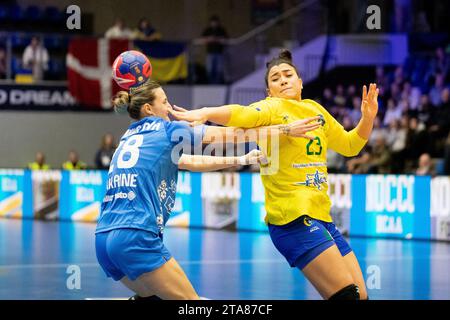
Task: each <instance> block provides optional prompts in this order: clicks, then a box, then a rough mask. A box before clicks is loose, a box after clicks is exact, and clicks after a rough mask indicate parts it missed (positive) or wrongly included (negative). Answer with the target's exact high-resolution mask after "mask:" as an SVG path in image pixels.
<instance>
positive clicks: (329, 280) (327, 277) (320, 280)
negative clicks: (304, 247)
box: [302, 245, 355, 299]
mask: <svg viewBox="0 0 450 320" xmlns="http://www.w3.org/2000/svg"><path fill="white" fill-rule="evenodd" d="M302 272H303V274H304V275H305V276H306V278H307V279H308V280H309V281H310V282H311V283H312V285H313V286H314V287H315V288H316V290H317V291H319V293H320V295H321V296H322V297H323V298H324V299H328V298H330V297H331V296H332V295H333V294H335V293H336V292H338V291H339V290H341V289H342V288H345V287H346V286H349V285H351V284H354V283H355V282H354V281H353V278H352V275H351V273H350V272H349V270H348V268H347V265H346V264H345V261H344V259H343V257H342V256H341V253H340V252H339V249H338V248H337V246H336V245H333V246H331V247H330V248H328V249H327V250H325V251H324V252H322V253H321V254H320V255H318V256H317V257H316V258H315V259H314V260H313V261H311V262H310V263H309V264H308V265H307V266H306V267H304V268H303V270H302Z"/></svg>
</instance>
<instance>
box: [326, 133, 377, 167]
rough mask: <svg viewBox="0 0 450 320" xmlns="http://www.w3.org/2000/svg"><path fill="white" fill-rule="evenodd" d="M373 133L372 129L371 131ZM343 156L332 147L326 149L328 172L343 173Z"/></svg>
mask: <svg viewBox="0 0 450 320" xmlns="http://www.w3.org/2000/svg"><path fill="white" fill-rule="evenodd" d="M372 133H373V131H372ZM345 160H346V159H345V157H344V156H343V155H340V154H339V153H337V152H336V151H334V150H332V149H328V150H327V165H328V172H329V173H344V172H345V171H346V170H345Z"/></svg>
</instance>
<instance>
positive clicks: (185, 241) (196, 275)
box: [0, 219, 450, 300]
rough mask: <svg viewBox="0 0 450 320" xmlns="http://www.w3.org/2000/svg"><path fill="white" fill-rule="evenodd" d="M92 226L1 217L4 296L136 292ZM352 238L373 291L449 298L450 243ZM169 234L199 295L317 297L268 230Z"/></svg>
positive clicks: (374, 294)
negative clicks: (114, 271) (104, 253)
mask: <svg viewBox="0 0 450 320" xmlns="http://www.w3.org/2000/svg"><path fill="white" fill-rule="evenodd" d="M94 230H95V224H89V223H69V222H40V221H33V220H8V219H0V299H111V298H126V297H129V296H130V295H132V293H131V292H130V291H129V290H128V289H126V288H125V287H124V286H122V284H121V283H118V282H114V281H113V280H111V279H109V278H107V277H106V276H105V274H104V273H103V271H102V270H101V268H100V266H99V265H98V264H97V261H96V256H95V250H94ZM349 241H350V245H351V246H352V248H353V250H354V251H355V253H356V256H357V257H358V260H359V262H360V264H361V268H362V270H363V273H364V276H365V278H366V279H367V284H368V285H369V289H368V292H369V296H370V298H371V299H401V300H403V299H450V272H449V271H450V244H449V243H442V242H428V241H411V240H409V241H405V240H388V239H372V238H351V239H350V240H349ZM165 242H166V245H167V247H168V248H169V250H170V251H171V252H172V254H173V256H174V257H175V258H176V259H177V260H178V262H179V263H180V264H181V266H182V267H183V269H184V270H185V272H186V274H187V276H188V277H189V279H190V280H191V282H192V283H193V285H194V287H195V289H196V290H197V292H198V293H199V295H200V296H203V297H206V298H209V299H239V300H240V299H245V300H246V299H266V300H275V299H287V300H290V299H301V300H303V299H320V296H319V295H318V293H317V292H316V291H315V289H314V288H313V287H312V286H311V285H310V284H309V283H308V282H307V280H306V279H305V278H304V277H303V275H302V274H301V273H300V271H298V270H297V269H291V268H290V267H289V266H288V264H287V262H286V261H285V260H284V258H283V257H282V256H281V255H280V254H279V253H278V252H277V251H276V249H275V248H274V246H273V244H272V242H271V240H270V237H269V235H268V233H257V232H228V231H215V230H203V229H181V228H168V229H166V233H165ZM71 266H72V267H71ZM73 266H77V267H73ZM78 268H79V269H78ZM73 270H80V277H79V280H80V282H79V284H80V288H79V289H77V288H73V285H72V286H71V285H70V283H71V282H70V280H71V278H70V277H71V275H72V273H71V272H73ZM330 272H332V270H330ZM72 279H73V278H72Z"/></svg>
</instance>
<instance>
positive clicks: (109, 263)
mask: <svg viewBox="0 0 450 320" xmlns="http://www.w3.org/2000/svg"><path fill="white" fill-rule="evenodd" d="M95 250H96V254H97V260H98V262H99V264H100V266H101V267H102V269H103V271H105V273H106V275H107V276H108V277H112V278H113V279H114V280H116V281H117V280H120V279H122V278H123V277H124V276H127V277H128V278H129V279H130V280H132V281H134V280H136V278H138V277H139V276H140V275H142V274H143V273H146V272H151V271H153V270H156V269H158V268H159V267H161V266H162V265H163V264H164V263H166V262H167V261H168V260H169V259H170V258H171V257H172V255H171V254H170V252H169V251H168V250H167V248H166V247H165V246H164V244H163V242H162V239H161V237H160V236H158V235H157V234H155V233H153V232H149V231H145V230H140V229H114V230H110V231H107V232H100V233H97V234H96V235H95Z"/></svg>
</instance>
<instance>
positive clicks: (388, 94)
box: [318, 48, 450, 175]
mask: <svg viewBox="0 0 450 320" xmlns="http://www.w3.org/2000/svg"><path fill="white" fill-rule="evenodd" d="M388 69H389V68H383V67H377V68H376V72H375V79H374V82H376V83H377V84H378V86H379V88H380V94H379V113H378V117H377V118H376V120H375V125H374V129H373V133H372V135H371V138H370V140H369V142H368V144H367V146H366V147H365V148H364V150H363V151H362V152H361V154H360V155H359V156H358V157H355V158H352V159H345V158H344V157H342V156H340V155H338V154H336V153H335V152H333V151H331V150H330V151H329V153H328V163H329V169H330V172H348V173H355V174H357V173H361V174H363V173H381V174H387V173H395V174H428V175H436V174H450V159H449V157H450V135H449V131H450V85H449V84H450V79H449V75H450V55H449V52H445V50H444V49H443V48H437V49H436V51H435V53H434V55H433V56H431V57H425V58H424V57H423V56H410V57H409V58H408V59H407V61H406V62H405V64H404V65H403V66H397V67H395V68H390V70H388ZM318 100H320V102H321V103H322V105H323V106H324V107H326V108H327V110H329V111H330V113H331V114H332V115H333V116H334V117H335V118H336V119H337V120H338V121H339V122H340V123H341V124H342V125H343V126H344V127H345V128H346V129H347V130H350V129H352V128H354V127H355V126H356V125H357V124H358V121H359V119H360V117H361V88H357V87H356V86H355V85H349V86H347V87H344V86H343V85H340V84H339V85H337V86H336V87H335V88H325V89H324V90H323V94H322V97H321V98H319V99H318Z"/></svg>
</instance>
